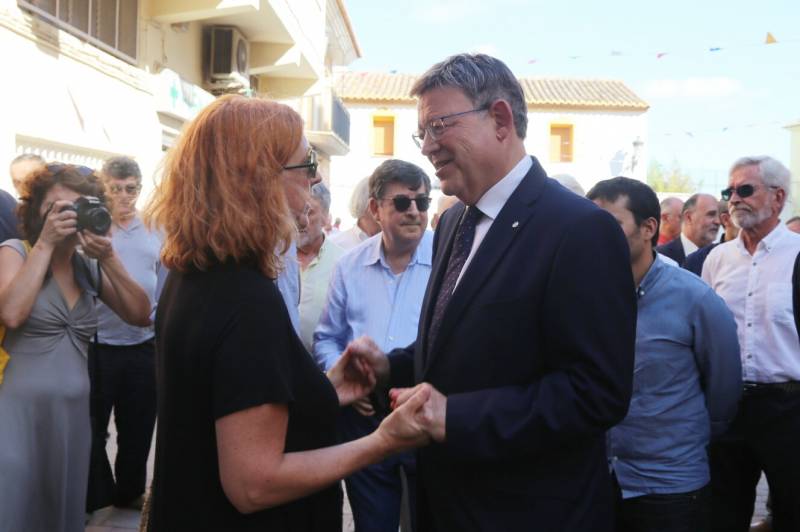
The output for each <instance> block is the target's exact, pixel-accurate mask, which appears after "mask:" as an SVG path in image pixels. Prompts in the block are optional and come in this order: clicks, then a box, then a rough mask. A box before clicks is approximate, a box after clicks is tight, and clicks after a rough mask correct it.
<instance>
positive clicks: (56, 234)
mask: <svg viewBox="0 0 800 532" xmlns="http://www.w3.org/2000/svg"><path fill="white" fill-rule="evenodd" d="M71 206H72V202H70V201H67V200H58V201H56V202H54V203H53V205H52V206H51V207H50V209H49V210H48V212H46V213H45V218H44V225H43V226H42V232H41V233H39V241H41V242H42V243H44V244H47V245H49V246H52V247H55V246H56V245H58V244H59V243H61V242H62V241H64V240H66V239H67V238H69V237H70V236H72V235H74V234H75V233H76V232H77V231H78V215H77V213H76V212H75V211H74V210H72V209H66V207H71Z"/></svg>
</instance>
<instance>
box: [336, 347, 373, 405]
mask: <svg viewBox="0 0 800 532" xmlns="http://www.w3.org/2000/svg"><path fill="white" fill-rule="evenodd" d="M328 379H330V381H331V384H333V387H334V388H335V389H336V395H338V396H339V404H340V405H341V406H346V405H349V404H352V403H354V402H356V401H358V400H359V399H362V398H364V397H366V396H367V395H369V393H370V392H372V390H373V389H374V388H375V372H374V371H373V370H372V368H371V367H370V366H369V364H367V363H366V362H365V361H364V360H362V359H361V358H358V357H356V356H354V355H353V353H352V352H351V351H350V350H349V349H345V350H344V353H342V356H340V357H339V360H338V361H337V362H336V364H335V365H334V366H333V367H332V368H331V369H330V370H329V371H328Z"/></svg>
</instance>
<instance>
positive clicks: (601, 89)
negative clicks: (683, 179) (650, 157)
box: [335, 72, 650, 111]
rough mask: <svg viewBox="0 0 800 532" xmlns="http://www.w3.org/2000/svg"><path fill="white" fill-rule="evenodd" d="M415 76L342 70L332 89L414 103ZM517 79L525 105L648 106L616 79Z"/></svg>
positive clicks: (349, 96) (353, 96)
mask: <svg viewBox="0 0 800 532" xmlns="http://www.w3.org/2000/svg"><path fill="white" fill-rule="evenodd" d="M416 79H417V76H416V75H413V74H385V73H381V72H342V73H340V74H339V75H338V76H337V78H336V82H335V90H336V94H337V95H338V96H339V97H340V98H341V99H342V100H346V101H363V102H387V103H388V102H393V103H415V102H416V99H415V98H412V97H410V96H409V95H408V93H409V91H410V90H411V86H412V85H413V84H414V81H415V80H416ZM520 83H521V84H522V89H523V90H524V91H525V101H526V102H527V103H528V106H529V107H543V108H547V107H566V108H578V109H615V110H637V111H643V110H646V109H648V108H649V107H650V106H649V105H648V104H647V102H645V101H644V100H642V99H641V98H639V97H638V96H637V95H636V94H634V92H633V91H632V90H630V89H629V88H628V87H627V86H626V85H625V84H624V83H623V82H622V81H618V80H595V79H566V78H565V79H554V78H522V79H520Z"/></svg>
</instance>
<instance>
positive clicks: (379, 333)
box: [314, 231, 433, 370]
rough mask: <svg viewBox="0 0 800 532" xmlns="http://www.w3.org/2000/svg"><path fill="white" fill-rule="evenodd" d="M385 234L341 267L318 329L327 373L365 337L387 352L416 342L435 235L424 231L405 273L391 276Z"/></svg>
mask: <svg viewBox="0 0 800 532" xmlns="http://www.w3.org/2000/svg"><path fill="white" fill-rule="evenodd" d="M381 237H382V235H381V233H378V234H377V235H375V236H372V237H370V238H369V239H367V240H365V241H364V242H362V243H361V244H359V245H358V246H357V247H355V248H353V249H352V250H351V251H349V252H348V253H347V254H345V255H344V256H343V257H342V258H341V259H340V260H339V262H338V263H337V264H336V268H335V269H334V272H333V275H332V276H331V284H330V287H329V289H328V298H327V301H326V303H325V308H324V309H323V310H322V317H321V318H320V322H319V325H318V326H317V328H316V330H315V331H314V358H315V359H316V361H317V364H319V366H320V367H321V368H323V369H325V370H328V369H330V368H331V366H333V365H334V364H335V363H336V361H337V360H338V359H339V356H340V355H341V354H342V351H344V348H345V347H346V346H347V344H348V343H349V342H350V341H351V340H353V339H355V338H358V337H359V336H361V335H364V334H366V335H367V336H369V337H370V338H372V339H373V340H374V341H375V343H376V344H378V346H379V347H380V348H381V349H382V350H383V351H384V352H389V351H390V350H391V349H393V348H395V347H405V346H407V345H409V344H410V343H411V342H413V341H414V340H415V339H416V338H417V324H418V323H419V314H420V310H421V309H422V299H423V298H424V297H425V288H426V287H427V286H428V278H429V277H430V275H431V262H432V261H431V257H432V254H433V253H432V250H433V233H431V232H430V231H425V234H424V235H423V236H422V239H421V240H420V242H419V245H418V246H417V249H416V250H415V251H414V255H413V256H412V257H411V261H410V262H409V263H408V266H407V267H406V269H405V271H404V272H403V273H400V274H395V273H393V272H392V269H391V267H390V266H389V264H388V263H387V262H386V257H385V256H384V253H383V245H382V240H381Z"/></svg>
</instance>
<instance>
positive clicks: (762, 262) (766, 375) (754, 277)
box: [703, 223, 800, 383]
mask: <svg viewBox="0 0 800 532" xmlns="http://www.w3.org/2000/svg"><path fill="white" fill-rule="evenodd" d="M798 253H800V235H798V234H796V233H792V232H791V231H789V230H788V229H787V228H786V226H785V225H784V224H783V223H779V224H778V225H777V226H776V227H775V229H773V230H772V231H771V232H770V233H769V234H768V235H767V236H766V237H764V239H763V240H761V242H759V243H758V246H757V247H756V251H755V253H754V254H753V255H750V253H749V252H748V251H747V249H746V248H745V247H744V243H743V242H742V239H741V238H736V239H735V240H731V241H730V242H725V243H724V244H720V245H719V246H717V247H715V248H714V249H713V250H712V251H711V253H709V254H708V258H707V259H706V261H705V264H703V280H704V281H706V282H707V283H708V284H709V285H711V288H713V289H714V290H715V291H716V292H717V293H718V294H719V295H720V296H721V297H722V299H724V300H725V303H727V304H728V307H729V308H730V309H731V312H733V316H734V318H736V326H737V335H738V336H739V346H740V347H741V354H742V379H743V380H744V381H746V382H760V383H767V382H785V381H800V340H798V337H797V330H796V329H795V324H794V313H793V305H792V268H793V266H794V261H795V257H797V254H798Z"/></svg>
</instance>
